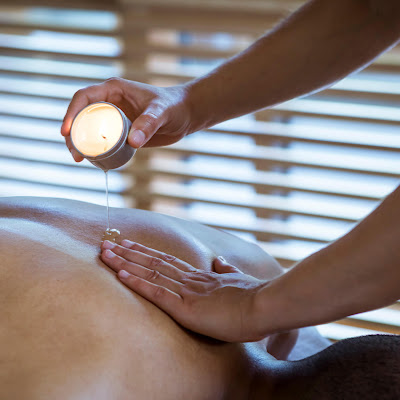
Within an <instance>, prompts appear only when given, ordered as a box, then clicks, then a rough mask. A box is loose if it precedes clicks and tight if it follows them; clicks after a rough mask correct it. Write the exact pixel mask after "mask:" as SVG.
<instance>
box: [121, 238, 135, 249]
mask: <svg viewBox="0 0 400 400" xmlns="http://www.w3.org/2000/svg"><path fill="white" fill-rule="evenodd" d="M121 245H122V246H124V247H131V246H132V245H133V242H131V241H130V240H128V239H124V240H123V241H122V242H121Z"/></svg>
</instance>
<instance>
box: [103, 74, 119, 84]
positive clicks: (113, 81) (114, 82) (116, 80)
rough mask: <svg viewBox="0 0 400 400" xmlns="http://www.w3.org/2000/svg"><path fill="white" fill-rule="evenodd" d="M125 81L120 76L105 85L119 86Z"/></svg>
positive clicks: (110, 79) (107, 81) (113, 77)
mask: <svg viewBox="0 0 400 400" xmlns="http://www.w3.org/2000/svg"><path fill="white" fill-rule="evenodd" d="M122 80H123V79H121V78H119V77H118V76H112V77H111V78H108V79H106V80H105V81H104V83H106V84H108V85H119V84H120V83H121V82H122Z"/></svg>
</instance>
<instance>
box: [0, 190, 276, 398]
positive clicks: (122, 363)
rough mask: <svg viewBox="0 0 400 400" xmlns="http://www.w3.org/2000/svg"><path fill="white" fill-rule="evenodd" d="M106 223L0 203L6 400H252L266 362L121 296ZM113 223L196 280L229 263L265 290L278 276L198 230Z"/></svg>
mask: <svg viewBox="0 0 400 400" xmlns="http://www.w3.org/2000/svg"><path fill="white" fill-rule="evenodd" d="M105 215H106V213H105V209H104V207H101V206H96V205H92V204H89V203H82V202H76V201H71V200H64V199H48V198H23V197H20V198H3V199H0V235H1V240H0V254H1V266H0V305H1V308H0V310H1V311H0V318H1V324H0V360H1V364H2V365H1V368H0V398H2V399H3V398H4V399H21V400H24V399H29V400H36V399H43V398H49V399H61V400H62V399H93V398H96V399H99V400H101V399H146V400H147V399H148V400H151V399H163V400H169V399H171V400H172V399H192V400H197V399H199V400H203V399H204V400H206V399H246V398H247V396H248V393H249V390H250V387H251V382H252V380H253V378H254V375H253V374H254V370H255V367H256V365H257V364H258V361H257V358H259V357H264V358H265V357H268V354H267V353H266V352H265V351H262V350H261V346H260V344H246V345H243V344H227V343H219V342H216V341H211V340H208V339H206V338H203V337H200V336H197V335H194V334H192V333H189V332H187V331H186V330H184V329H182V328H181V327H180V326H178V325H177V324H176V323H175V322H174V321H173V320H172V319H171V318H170V317H168V316H167V315H166V314H164V313H163V312H162V311H160V310H159V309H158V308H156V307H155V306H153V305H152V304H151V303H149V302H147V301H146V300H144V299H142V298H141V297H140V296H138V295H137V294H134V293H132V292H131V291H130V290H128V289H127V288H126V287H124V286H123V285H122V284H121V283H120V282H119V281H118V279H117V278H116V277H115V273H114V272H113V271H111V270H110V269H109V268H107V267H106V266H105V265H104V264H103V263H102V262H101V261H100V259H99V245H100V242H101V239H102V235H103V232H104V228H105ZM111 221H112V223H111V225H112V228H118V229H119V230H120V231H121V236H122V238H129V239H130V240H133V241H138V242H140V243H143V244H144V245H147V246H150V247H153V248H156V249H158V250H161V251H165V252H167V253H170V254H173V255H175V256H177V257H179V258H181V259H183V260H185V261H187V262H189V263H191V264H192V265H194V266H195V267H197V268H203V269H207V268H211V261H212V259H213V257H214V256H215V255H222V256H223V257H225V258H226V259H227V261H228V262H230V263H232V264H234V265H236V266H237V267H239V268H241V269H242V270H243V271H244V272H246V273H250V274H252V275H254V276H256V277H259V278H266V279H272V278H273V277H275V276H277V275H279V274H280V273H281V268H280V266H279V265H278V263H276V261H275V260H274V259H273V258H272V257H270V256H268V255H267V254H266V253H265V252H263V251H262V250H261V249H259V248H258V247H257V246H255V245H252V244H250V243H247V242H244V241H242V240H240V239H238V238H235V237H233V236H231V235H228V234H226V233H224V232H220V231H217V230H214V229H211V228H208V227H205V226H202V225H199V224H195V223H192V222H187V221H183V220H179V219H176V218H172V217H168V216H164V215H160V214H156V213H150V212H145V211H140V210H127V209H112V211H111ZM269 357H270V358H271V359H273V358H272V357H271V356H269Z"/></svg>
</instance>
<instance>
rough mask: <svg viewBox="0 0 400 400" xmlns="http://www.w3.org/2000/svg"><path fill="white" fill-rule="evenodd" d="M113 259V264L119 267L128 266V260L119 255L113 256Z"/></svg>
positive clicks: (124, 267)
mask: <svg viewBox="0 0 400 400" xmlns="http://www.w3.org/2000/svg"><path fill="white" fill-rule="evenodd" d="M114 260H115V261H114V262H115V265H116V266H117V267H118V268H120V269H127V268H128V266H129V264H128V262H127V261H126V260H124V259H123V258H121V257H114Z"/></svg>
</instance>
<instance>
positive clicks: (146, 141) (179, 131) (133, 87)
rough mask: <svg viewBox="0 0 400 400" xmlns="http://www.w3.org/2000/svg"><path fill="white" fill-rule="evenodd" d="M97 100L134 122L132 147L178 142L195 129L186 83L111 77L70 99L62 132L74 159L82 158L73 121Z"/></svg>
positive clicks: (131, 137) (131, 138) (131, 139)
mask: <svg viewBox="0 0 400 400" xmlns="http://www.w3.org/2000/svg"><path fill="white" fill-rule="evenodd" d="M97 102H108V103H112V104H114V105H115V106H117V107H118V108H119V109H120V110H122V112H123V113H124V114H125V115H126V117H127V118H128V119H129V120H130V121H132V127H131V129H130V131H129V135H128V143H129V145H130V146H131V147H133V148H139V147H142V146H145V145H146V146H163V145H167V144H171V143H175V142H177V141H178V140H180V139H181V138H182V137H184V136H185V135H187V134H188V133H191V132H193V130H191V128H190V126H191V116H190V107H189V104H188V103H189V102H188V99H187V93H186V89H185V87H184V86H173V87H168V88H159V87H155V86H151V85H147V84H143V83H139V82H132V81H128V80H125V79H120V78H112V79H109V80H107V81H105V82H103V83H101V84H98V85H93V86H89V87H87V88H84V89H81V90H79V91H78V92H76V93H75V95H74V96H73V98H72V100H71V103H70V105H69V107H68V110H67V113H66V115H65V117H64V121H63V124H62V126H61V133H62V135H63V136H65V139H66V144H67V146H68V148H69V150H70V151H71V153H72V155H73V157H74V159H75V161H81V160H82V159H83V157H82V154H79V152H78V151H76V149H75V148H74V146H73V145H72V142H71V136H70V134H71V127H72V123H73V121H74V119H75V118H76V116H77V115H78V113H79V112H80V111H81V110H82V109H84V108H85V107H86V106H88V105H90V104H93V103H97ZM116 123H117V124H118V122H116ZM80 152H81V151H80ZM81 153H82V152H81Z"/></svg>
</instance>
